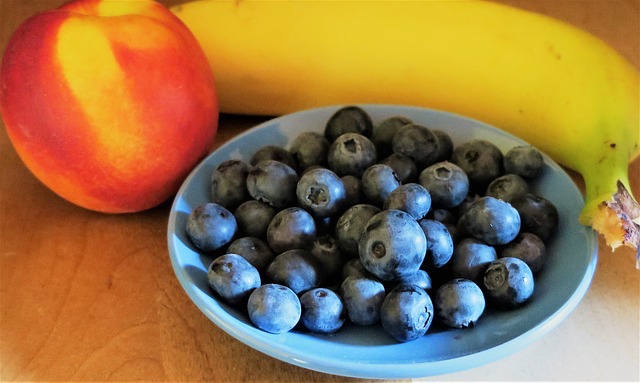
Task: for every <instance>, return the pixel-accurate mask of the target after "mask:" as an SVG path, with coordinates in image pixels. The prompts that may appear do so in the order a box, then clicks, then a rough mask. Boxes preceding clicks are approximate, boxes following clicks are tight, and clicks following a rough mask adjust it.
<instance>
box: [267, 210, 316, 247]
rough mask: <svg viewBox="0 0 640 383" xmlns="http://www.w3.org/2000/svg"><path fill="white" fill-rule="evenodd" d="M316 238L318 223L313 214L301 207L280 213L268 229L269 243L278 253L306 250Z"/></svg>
mask: <svg viewBox="0 0 640 383" xmlns="http://www.w3.org/2000/svg"><path fill="white" fill-rule="evenodd" d="M315 237H316V223H315V221H314V220H313V217H312V216H311V214H309V213H308V212H307V211H306V210H304V209H302V208H299V207H289V208H286V209H284V210H281V211H279V212H278V213H277V214H276V215H275V216H274V217H273V219H272V220H271V223H269V227H268V228H267V243H268V244H269V247H271V249H273V251H275V252H276V253H282V252H283V251H286V250H290V249H305V248H308V247H309V246H311V244H312V243H313V240H314V239H315Z"/></svg>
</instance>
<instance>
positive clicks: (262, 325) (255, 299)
mask: <svg viewBox="0 0 640 383" xmlns="http://www.w3.org/2000/svg"><path fill="white" fill-rule="evenodd" d="M247 311H248V313H249V319H250V320H251V323H253V324H254V325H255V326H256V327H257V328H259V329H261V330H263V331H266V332H269V333H272V334H280V333H284V332H287V331H289V330H291V329H292V328H294V327H295V325H296V324H298V321H299V320H300V316H301V315H302V307H301V305H300V299H298V296H297V295H296V294H295V293H294V292H293V291H292V290H291V289H290V288H288V287H286V286H283V285H279V284H277V283H267V284H264V285H262V286H260V287H258V288H257V289H255V290H253V292H252V293H251V295H249V301H248V302H247Z"/></svg>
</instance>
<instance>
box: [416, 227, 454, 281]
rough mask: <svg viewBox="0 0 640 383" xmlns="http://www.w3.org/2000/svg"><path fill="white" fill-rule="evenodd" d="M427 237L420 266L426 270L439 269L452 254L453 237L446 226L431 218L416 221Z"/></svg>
mask: <svg viewBox="0 0 640 383" xmlns="http://www.w3.org/2000/svg"><path fill="white" fill-rule="evenodd" d="M418 224H419V225H420V228H422V231H423V232H424V235H425V237H426V239H427V252H426V254H425V256H424V261H423V262H422V267H424V268H426V269H427V270H433V269H439V268H441V267H443V266H444V265H446V264H447V263H448V262H449V260H451V257H452V256H453V238H452V237H451V233H450V232H449V230H448V229H447V227H446V226H445V225H444V224H443V223H442V222H438V221H435V220H431V219H421V220H420V221H418Z"/></svg>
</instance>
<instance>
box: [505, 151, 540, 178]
mask: <svg viewBox="0 0 640 383" xmlns="http://www.w3.org/2000/svg"><path fill="white" fill-rule="evenodd" d="M503 163H504V170H505V172H507V173H513V174H517V175H519V176H520V177H523V178H537V177H539V176H540V175H541V174H542V171H543V170H544V159H543V158H542V154H541V153H540V151H539V150H538V149H536V148H534V147H532V146H516V147H514V148H511V149H509V150H508V151H507V153H505V155H504V159H503Z"/></svg>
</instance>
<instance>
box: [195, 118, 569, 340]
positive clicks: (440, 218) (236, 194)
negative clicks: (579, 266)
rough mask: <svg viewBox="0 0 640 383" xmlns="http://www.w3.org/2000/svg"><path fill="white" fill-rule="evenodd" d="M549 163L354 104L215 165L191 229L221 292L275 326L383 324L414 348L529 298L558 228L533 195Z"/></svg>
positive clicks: (327, 328) (553, 213) (258, 321)
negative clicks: (436, 329) (286, 143)
mask: <svg viewBox="0 0 640 383" xmlns="http://www.w3.org/2000/svg"><path fill="white" fill-rule="evenodd" d="M543 169H544V164H543V158H542V156H541V154H540V152H539V151H537V150H536V149H535V148H532V147H530V146H517V147H514V148H511V149H510V150H509V151H508V152H506V153H504V154H503V153H502V151H501V150H500V149H499V148H498V147H497V146H495V145H494V144H492V143H491V142H488V141H486V140H482V139H471V140H470V141H468V142H465V143H462V144H460V145H456V146H454V144H453V142H452V139H451V137H450V136H449V135H448V134H447V133H446V132H444V131H441V130H438V129H433V128H428V127H425V126H423V125H420V124H416V123H414V122H412V121H410V120H408V119H407V118H404V117H400V116H394V117H390V118H387V119H385V120H384V121H381V122H379V123H377V124H374V123H373V122H372V119H371V117H370V116H369V115H368V113H367V112H366V111H365V110H363V109H362V108H360V107H358V106H347V107H343V108H341V109H339V110H338V111H336V112H335V114H333V115H332V116H331V117H330V118H329V120H328V121H327V124H326V128H325V131H324V134H321V133H317V132H304V133H302V134H300V135H299V136H297V137H296V138H295V139H294V141H293V142H292V144H291V146H290V147H289V148H288V149H287V148H283V147H279V146H265V147H263V148H261V149H260V150H258V151H257V152H256V153H255V154H254V155H253V156H252V157H251V158H250V159H249V160H248V161H242V160H228V161H225V162H223V163H221V164H220V165H219V166H217V168H216V169H215V170H214V171H213V174H212V176H211V189H210V197H211V202H210V203H206V204H203V205H201V206H198V207H197V208H195V209H194V210H193V212H192V213H191V215H190V216H189V218H188V221H187V225H186V234H187V236H188V237H189V239H190V240H191V241H192V243H193V244H194V245H195V246H196V247H197V248H198V249H199V251H201V252H203V253H205V254H210V255H211V256H212V257H213V261H212V263H211V266H210V267H209V270H208V280H209V284H210V285H211V287H212V289H213V290H214V292H215V293H216V294H217V295H218V296H219V297H221V298H222V299H223V300H225V301H226V302H227V303H229V304H232V305H235V306H237V307H239V308H240V309H241V310H243V311H245V312H246V313H247V314H248V316H249V319H250V320H251V323H253V324H254V325H255V326H256V327H258V328H260V329H262V330H264V331H267V332H270V333H282V332H286V331H289V330H292V329H293V328H294V327H296V326H297V328H298V329H300V330H301V331H311V332H315V333H332V332H335V331H338V330H339V329H340V328H341V327H342V326H343V325H344V324H345V323H346V322H351V323H353V324H355V325H361V326H366V325H373V324H376V323H380V324H381V326H382V328H383V329H384V330H385V331H386V332H387V333H388V334H389V335H390V336H391V337H392V338H393V339H395V340H396V341H398V342H407V341H411V340H414V339H417V338H419V337H420V336H422V335H424V334H425V333H426V332H427V330H428V329H429V327H430V326H431V324H432V323H433V321H434V320H435V321H438V322H439V323H441V324H443V325H444V326H449V327H453V328H465V327H471V326H473V325H474V324H475V323H476V322H477V321H478V320H479V319H480V317H481V316H482V314H483V313H484V312H485V306H489V305H490V306H491V307H495V308H496V309H498V310H502V309H509V308H515V307H518V306H520V305H522V304H524V303H525V302H527V301H528V300H529V299H530V297H531V296H532V293H533V290H534V275H535V274H536V273H538V272H539V271H540V270H541V269H542V268H543V265H544V263H545V259H546V257H547V252H546V247H545V244H546V243H547V240H549V238H551V236H552V235H553V233H554V232H555V230H556V227H557V225H558V212H557V210H556V207H555V206H554V205H553V204H552V203H551V202H550V201H549V200H547V199H545V198H543V197H541V196H539V195H536V194H535V193H534V192H533V191H532V188H530V184H531V182H532V181H534V180H535V179H536V178H538V177H540V176H542V173H543ZM232 212H233V213H232Z"/></svg>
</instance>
